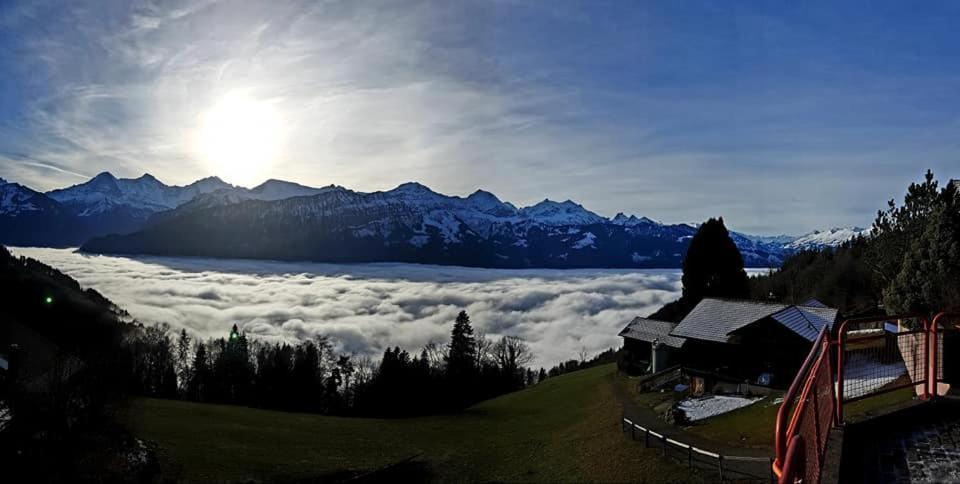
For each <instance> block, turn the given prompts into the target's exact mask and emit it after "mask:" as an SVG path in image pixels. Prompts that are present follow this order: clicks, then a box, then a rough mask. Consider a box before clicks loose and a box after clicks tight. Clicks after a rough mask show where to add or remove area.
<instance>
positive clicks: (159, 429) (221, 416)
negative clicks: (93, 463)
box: [126, 365, 698, 482]
mask: <svg viewBox="0 0 960 484" xmlns="http://www.w3.org/2000/svg"><path fill="white" fill-rule="evenodd" d="M614 371H615V368H614V366H613V365H606V366H602V367H596V368H592V369H589V370H584V371H578V372H573V373H570V374H567V375H563V376H560V377H556V378H551V379H549V380H547V381H545V382H544V383H542V384H539V385H536V386H534V387H532V388H529V389H527V390H524V391H521V392H517V393H513V394H510V395H507V396H504V397H501V398H497V399H495V400H490V401H487V402H484V403H482V404H479V405H477V406H475V407H473V408H471V409H470V410H468V411H467V412H465V413H463V414H457V415H449V416H437V417H427V418H415V419H395V420H379V419H359V418H339V417H325V416H316V415H307V414H296V413H282V412H271V411H264V410H254V409H248V408H241V407H229V406H220V405H203V404H193V403H184V402H176V401H167V400H138V401H136V402H134V403H133V404H132V405H131V408H130V409H129V411H128V412H127V416H126V420H127V421H128V422H129V425H130V426H131V427H132V428H133V429H134V433H136V434H137V435H138V436H139V437H141V438H143V439H146V440H148V441H150V442H152V443H154V444H156V445H157V446H158V447H159V453H160V456H161V462H162V463H163V466H164V470H165V472H166V473H167V474H169V475H170V476H171V477H177V478H180V479H187V480H194V481H197V480H203V481H206V480H218V481H224V480H226V481H237V480H245V479H262V480H286V479H318V478H329V479H340V478H349V477H353V476H358V475H364V474H366V473H370V472H372V471H376V470H378V469H380V470H381V474H379V475H378V476H379V477H395V478H397V479H400V478H401V477H402V478H415V479H417V480H433V481H444V482H461V481H585V480H589V481H658V482H660V481H667V482H670V481H675V482H691V481H696V480H698V476H695V475H691V474H690V473H689V472H690V471H688V470H687V469H685V468H683V467H680V466H677V465H675V464H673V463H672V462H670V461H667V460H663V459H662V457H660V455H659V454H658V451H657V450H655V449H644V448H643V445H642V443H637V442H632V441H630V440H629V439H625V438H624V437H623V435H622V434H621V432H620V427H619V423H618V420H619V417H620V415H621V413H620V412H621V407H620V404H619V402H618V401H617V400H616V399H615V398H614V394H613V390H612V379H613V377H614ZM396 464H399V465H396ZM391 465H394V466H393V467H389V466H391ZM401 473H402V475H400V474H401ZM411 473H413V474H412V475H411Z"/></svg>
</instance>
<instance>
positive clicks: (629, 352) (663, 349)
mask: <svg viewBox="0 0 960 484" xmlns="http://www.w3.org/2000/svg"><path fill="white" fill-rule="evenodd" d="M676 326H677V323H671V322H669V321H660V320H657V319H649V318H640V317H637V318H633V321H630V324H628V325H627V327H625V328H623V330H622V331H620V334H619V335H620V337H622V338H623V348H624V351H625V352H626V360H627V363H628V365H629V366H630V367H631V368H633V369H635V370H637V371H651V372H654V373H656V372H658V371H661V370H664V369H666V368H667V367H668V366H670V365H672V364H674V363H675V362H676V360H677V358H676V353H677V351H678V350H680V348H681V347H682V346H683V343H684V341H685V340H684V338H681V337H679V336H674V335H672V334H670V333H671V332H672V331H673V330H674V328H676Z"/></svg>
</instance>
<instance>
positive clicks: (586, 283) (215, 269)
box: [13, 248, 680, 366]
mask: <svg viewBox="0 0 960 484" xmlns="http://www.w3.org/2000/svg"><path fill="white" fill-rule="evenodd" d="M13 252H14V253H15V254H17V255H25V256H28V257H33V258H36V259H39V260H41V261H43V262H45V263H47V264H50V265H52V266H54V267H57V268H58V269H60V270H62V271H64V272H66V273H67V274H69V275H70V276H72V277H74V278H75V279H77V280H78V281H79V282H80V283H81V284H82V285H83V286H84V287H91V288H94V289H96V290H97V291H99V292H101V293H102V294H103V295H105V296H106V297H108V298H110V299H111V300H112V301H114V302H115V303H117V304H118V305H119V306H120V307H122V308H123V309H126V310H127V311H129V312H130V314H131V315H132V316H133V317H135V318H137V319H138V320H140V321H142V322H145V323H153V322H167V323H169V324H170V325H171V326H172V327H173V328H175V329H179V328H186V329H187V330H188V331H189V332H191V333H193V334H194V335H197V336H200V337H220V336H224V335H226V334H227V332H228V331H229V328H230V326H231V325H232V324H234V323H236V324H238V325H239V326H240V327H241V328H243V329H244V330H245V331H246V332H248V333H250V334H253V335H255V336H256V337H258V338H262V339H267V340H272V341H281V340H283V341H291V342H292V341H296V340H299V339H303V338H310V337H313V336H316V335H327V336H330V337H332V338H334V339H335V340H336V342H337V344H338V345H339V346H340V349H341V350H342V351H345V352H349V353H356V354H367V355H370V356H373V357H376V356H378V355H379V354H381V353H382V351H383V349H384V348H386V347H387V346H394V345H399V346H401V347H404V348H405V349H407V350H411V351H419V349H420V348H421V347H422V346H423V345H425V344H427V343H429V342H431V341H434V342H438V343H443V342H446V341H447V339H448V338H449V332H450V329H451V327H452V322H453V320H454V318H455V317H456V314H457V312H459V311H460V310H461V309H464V310H466V311H467V312H468V313H469V314H470V316H471V319H472V321H473V324H474V327H475V328H476V329H478V330H480V331H483V332H485V333H487V334H488V335H490V336H492V337H497V336H501V335H512V336H519V337H522V338H523V339H525V340H526V341H527V342H528V343H530V346H531V348H532V349H533V351H534V353H535V354H536V355H537V361H536V362H535V364H536V365H541V366H548V365H553V364H556V363H558V362H560V361H563V360H567V359H571V358H576V357H577V354H578V353H579V352H580V351H581V350H582V349H586V350H587V352H588V353H590V354H594V353H597V352H599V351H602V350H604V349H607V348H610V347H616V346H619V345H620V338H619V337H617V333H618V332H619V331H620V329H622V328H623V326H625V325H626V323H627V322H629V320H630V319H632V318H633V317H634V316H638V315H647V314H649V313H651V312H653V311H655V310H656V309H657V308H658V307H659V306H660V305H662V304H663V303H665V302H667V301H670V300H672V299H675V298H677V297H679V293H680V272H679V271H677V270H643V271H627V270H566V271H561V270H489V269H472V268H463V267H442V266H425V265H411V264H363V265H338V264H313V263H284V262H270V261H244V260H210V259H199V258H153V257H151V258H137V259H129V258H121V257H108V256H86V255H81V254H78V253H75V252H72V251H70V250H61V249H34V248H29V249H28V248H24V249H13Z"/></svg>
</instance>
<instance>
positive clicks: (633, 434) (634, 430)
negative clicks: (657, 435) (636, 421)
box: [630, 424, 637, 440]
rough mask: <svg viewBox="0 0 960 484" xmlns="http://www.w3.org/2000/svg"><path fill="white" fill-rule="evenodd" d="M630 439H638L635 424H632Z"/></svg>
mask: <svg viewBox="0 0 960 484" xmlns="http://www.w3.org/2000/svg"><path fill="white" fill-rule="evenodd" d="M630 439H631V440H637V426H636V425H633V424H631V425H630Z"/></svg>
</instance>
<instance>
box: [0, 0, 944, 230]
mask: <svg viewBox="0 0 960 484" xmlns="http://www.w3.org/2000/svg"><path fill="white" fill-rule="evenodd" d="M904 8H905V7H904ZM908 10H909V11H898V9H889V10H887V9H879V8H877V9H869V11H864V10H863V9H859V8H854V7H847V6H833V5H832V8H826V7H825V6H814V5H811V6H808V7H805V8H802V9H797V8H793V7H789V6H783V7H781V8H759V7H754V8H744V7H742V6H730V7H728V8H717V6H716V5H714V4H712V2H709V1H704V2H697V1H695V2H668V3H666V4H658V3H652V4H637V3H632V2H620V3H617V2H613V3H605V4H604V5H602V6H600V5H597V4H594V3H589V2H588V3H582V2H564V1H558V2H547V3H543V2H479V1H478V2H474V1H462V2H428V1H410V2H337V1H331V2H313V1H287V2H253V1H230V2H217V1H200V0H195V1H186V0H180V1H170V2H168V1H164V2H159V1H146V0H137V1H132V2H127V1H108V2H66V3H64V2H52V1H43V0H37V1H29V2H15V3H14V4H12V5H10V6H9V7H8V6H7V5H5V7H4V9H3V10H2V12H0V41H2V42H3V45H4V47H5V49H3V51H2V52H0V102H2V105H4V107H5V109H4V110H3V112H0V156H5V157H6V158H7V159H10V160H17V159H18V158H17V157H16V156H13V155H14V154H16V153H21V154H27V155H29V156H30V157H31V158H33V159H35V160H43V164H44V165H50V166H55V167H59V168H61V170H52V171H51V170H47V169H46V168H45V166H40V165H31V164H23V163H20V164H17V163H13V164H11V163H7V162H6V161H3V162H2V163H0V176H6V177H7V178H14V179H20V180H23V181H29V182H30V183H31V184H32V185H34V186H35V187H36V188H37V189H50V188H54V187H58V186H63V185H66V184H70V183H74V182H75V181H76V179H75V177H74V176H73V174H72V173H80V174H86V173H97V172H99V171H101V170H111V171H113V172H115V173H116V174H118V175H120V176H138V175H139V174H141V173H143V172H150V173H153V174H154V175H156V176H158V177H159V178H161V179H163V180H165V181H167V182H169V183H175V184H182V183H188V182H191V181H193V180H195V179H197V178H200V177H202V176H206V175H217V174H218V173H213V169H212V168H211V166H210V165H209V164H208V163H207V162H206V161H205V160H204V158H203V156H202V155H201V154H200V153H199V152H198V149H197V144H198V143H197V139H196V138H197V133H198V132H199V123H200V116H201V114H202V113H203V112H204V111H205V110H207V109H209V108H210V107H211V106H213V105H214V104H215V103H216V102H217V101H218V100H219V99H220V98H221V97H222V96H223V95H225V94H226V93H228V92H230V91H232V90H237V89H243V90H247V91H248V92H250V93H251V94H252V95H254V96H255V97H257V98H258V99H261V100H264V101H265V102H269V103H270V104H271V105H272V106H274V107H276V109H277V110H278V112H279V113H281V115H282V118H283V120H284V124H285V126H286V128H287V129H286V136H285V142H284V148H283V150H282V155H281V156H280V157H279V159H278V160H277V163H276V164H275V166H273V167H272V170H271V171H270V172H269V175H268V176H273V177H277V178H287V179H291V180H294V181H298V182H302V183H307V184H314V185H326V184H329V183H336V184H340V185H343V186H348V187H351V188H355V189H358V190H365V191H373V190H377V189H386V188H391V187H393V186H396V185H397V184H399V183H401V182H404V181H408V180H417V181H421V182H424V183H426V184H428V185H430V186H432V187H435V188H436V189H438V190H440V191H443V192H446V193H453V194H464V193H469V192H472V191H473V190H474V189H476V188H478V187H484V188H487V189H489V190H492V191H494V192H496V193H497V194H499V195H500V196H502V197H503V198H506V199H509V200H511V201H513V202H515V203H518V204H529V203H533V202H536V201H538V200H540V199H542V198H544V197H550V198H554V199H565V198H573V199H575V200H578V201H580V202H582V203H584V204H585V205H587V206H588V207H589V208H591V209H594V210H596V211H598V212H600V213H603V214H606V215H612V214H613V213H615V212H616V211H620V210H623V211H627V212H635V213H639V214H641V215H648V216H651V217H653V218H658V219H663V220H666V221H671V222H680V221H699V220H703V219H705V218H706V217H709V216H716V215H723V216H725V217H726V218H727V220H728V221H729V222H731V224H732V225H733V226H734V227H735V228H737V229H740V230H751V231H760V232H777V231H785V232H802V231H805V230H809V229H813V228H822V227H823V226H824V225H848V224H864V223H867V222H868V221H869V219H870V218H871V216H872V213H873V211H874V210H875V209H876V208H879V207H882V205H883V201H884V200H886V199H887V198H889V197H891V196H893V195H895V194H896V193H898V192H899V191H901V190H902V189H903V187H904V186H905V184H906V183H907V182H908V181H910V180H911V179H913V178H915V177H917V176H919V175H920V173H921V171H922V170H923V169H924V168H926V167H928V166H929V167H932V168H934V169H936V170H939V171H940V172H941V173H943V174H944V175H945V176H950V175H951V174H952V172H951V171H950V170H952V169H953V167H952V165H951V163H952V162H953V161H954V160H955V159H956V156H957V155H958V154H960V152H958V148H957V146H956V143H955V142H954V141H953V140H954V139H955V137H956V127H957V121H956V109H957V104H956V101H955V99H953V98H954V96H953V95H952V93H953V91H954V90H955V88H956V85H957V79H958V78H960V76H958V73H960V65H958V63H957V62H956V61H954V60H953V59H952V56H950V55H949V52H946V53H945V52H941V51H942V48H941V47H942V46H943V45H951V42H950V40H952V39H953V25H954V24H955V21H956V20H958V19H960V12H956V11H955V9H950V8H947V7H942V6H939V7H936V8H934V7H931V8H929V10H927V11H920V10H922V9H908ZM704 12H711V14H710V15H704ZM893 32H895V33H896V35H893V34H892V33H893ZM837 46H841V47H843V48H837ZM30 170H33V171H32V172H30ZM219 175H225V174H223V173H219Z"/></svg>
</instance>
